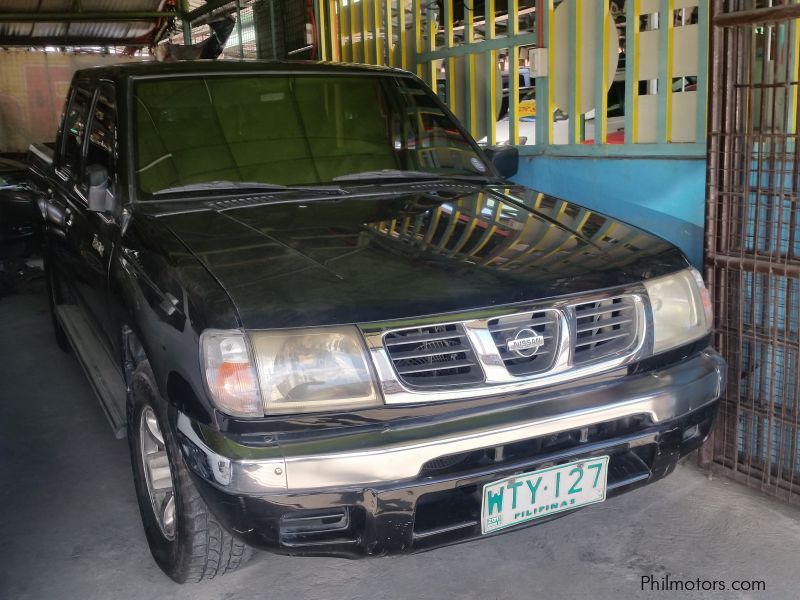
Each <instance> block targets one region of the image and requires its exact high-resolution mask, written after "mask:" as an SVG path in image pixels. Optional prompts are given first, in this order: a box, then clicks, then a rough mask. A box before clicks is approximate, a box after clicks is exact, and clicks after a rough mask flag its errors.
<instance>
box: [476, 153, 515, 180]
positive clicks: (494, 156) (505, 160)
mask: <svg viewBox="0 0 800 600" xmlns="http://www.w3.org/2000/svg"><path fill="white" fill-rule="evenodd" d="M484 152H486V156H488V157H489V160H490V161H491V162H492V164H493V165H494V168H495V169H497V171H498V173H500V175H502V176H503V177H512V176H514V175H516V174H517V170H519V149H518V148H517V147H516V146H489V147H488V148H486V149H485V150H484Z"/></svg>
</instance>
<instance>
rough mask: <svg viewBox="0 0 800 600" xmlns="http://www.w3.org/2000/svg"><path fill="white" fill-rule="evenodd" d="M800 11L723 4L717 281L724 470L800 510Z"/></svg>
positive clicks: (715, 51)
mask: <svg viewBox="0 0 800 600" xmlns="http://www.w3.org/2000/svg"><path fill="white" fill-rule="evenodd" d="M798 17H800V5H797V4H794V3H788V0H787V1H786V2H785V3H784V2H780V1H779V0H715V2H714V4H713V6H712V67H711V95H710V105H711V106H710V110H711V116H710V127H709V130H710V131H709V147H708V195H707V198H708V200H707V212H706V219H707V223H706V276H707V278H708V281H709V284H710V287H711V289H712V292H713V295H714V302H715V314H716V340H715V342H716V346H717V348H719V349H720V351H721V352H722V353H723V355H724V356H725V358H726V360H727V361H728V365H729V377H728V388H727V392H726V395H725V398H724V400H723V403H722V407H721V411H722V412H721V418H720V421H719V423H718V427H717V429H716V431H715V433H714V436H713V442H712V443H711V444H710V445H708V446H707V453H711V456H706V458H711V460H712V461H713V463H712V464H713V467H714V469H715V470H718V471H721V472H724V473H725V474H727V475H729V476H731V477H733V478H734V479H736V480H739V481H741V482H743V483H746V484H747V485H749V486H752V487H756V488H758V489H761V490H763V491H765V492H767V493H769V494H771V495H775V496H778V497H781V498H783V499H785V500H787V501H788V502H791V503H797V504H800V425H799V421H798V413H800V411H799V410H798V408H799V407H800V405H799V398H798V383H800V382H799V381H798V378H799V377H800V334H799V332H798V326H799V323H798V322H799V321H800V210H798V194H799V193H800V189H799V188H800V180H798V177H800V144H798V139H797V138H798V134H797V122H798V102H797V96H798V66H800V61H798V48H799V47H800V26H799V24H800V21H798Z"/></svg>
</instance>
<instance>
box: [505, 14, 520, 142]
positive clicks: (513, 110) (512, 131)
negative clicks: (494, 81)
mask: <svg viewBox="0 0 800 600" xmlns="http://www.w3.org/2000/svg"><path fill="white" fill-rule="evenodd" d="M518 33H519V1H518V0H509V2H508V34H509V35H510V36H515V35H517V34H518ZM508 140H509V143H510V144H514V145H515V146H516V145H517V144H519V46H517V45H516V42H513V41H512V42H511V44H509V47H508Z"/></svg>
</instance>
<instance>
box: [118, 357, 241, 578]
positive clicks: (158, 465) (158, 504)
mask: <svg viewBox="0 0 800 600" xmlns="http://www.w3.org/2000/svg"><path fill="white" fill-rule="evenodd" d="M154 381H155V379H154V377H153V373H152V371H151V369H150V366H149V364H148V363H147V362H143V363H141V364H140V365H139V366H138V367H137V368H136V370H135V371H134V373H133V376H132V378H131V391H130V393H129V395H128V444H129V447H130V451H131V464H132V467H133V481H134V486H135V487H136V497H137V500H138V501H139V511H140V513H141V515H142V524H143V525H144V532H145V535H146V537H147V542H148V544H149V546H150V552H151V553H152V555H153V558H154V559H155V561H156V563H157V564H158V566H159V567H160V568H161V570H162V571H164V573H166V574H167V575H168V576H169V577H170V578H172V579H173V580H174V581H176V582H177V583H185V582H198V581H202V580H205V579H213V578H214V577H216V576H217V575H223V574H225V573H229V572H231V571H235V570H236V569H238V568H239V567H240V566H242V565H244V564H245V563H246V562H247V560H248V559H249V558H250V556H251V555H252V550H251V549H250V548H249V547H248V546H247V545H245V544H244V543H242V542H241V541H239V540H238V539H236V538H235V537H234V536H233V535H231V533H230V532H229V531H227V530H226V529H225V528H224V527H223V526H222V525H221V524H220V523H219V521H217V519H216V518H215V517H214V515H213V514H212V513H211V511H210V510H209V508H208V505H206V503H205V501H204V500H203V498H202V497H201V496H200V493H199V492H198V491H197V488H196V487H195V485H194V482H193V481H192V479H191V477H190V475H189V471H188V470H187V468H186V466H185V464H184V461H183V457H182V456H181V453H180V449H179V447H178V444H177V441H176V439H175V435H174V433H173V432H172V428H171V427H170V424H169V419H168V415H167V407H166V403H165V402H164V401H163V400H161V398H160V397H159V395H158V392H157V388H156V386H155V384H154Z"/></svg>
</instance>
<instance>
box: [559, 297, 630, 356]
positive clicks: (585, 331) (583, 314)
mask: <svg viewBox="0 0 800 600" xmlns="http://www.w3.org/2000/svg"><path fill="white" fill-rule="evenodd" d="M573 310H574V314H575V338H574V340H573V342H572V344H573V353H572V364H575V365H579V364H584V363H588V362H594V361H596V360H600V359H604V358H608V357H610V356H611V355H614V354H617V353H619V352H626V351H628V350H629V349H630V347H631V346H632V345H633V344H634V343H635V342H636V339H637V331H638V324H637V322H636V320H637V318H638V313H637V311H636V305H635V303H634V299H633V297H632V296H617V297H615V298H607V299H604V300H598V301H596V302H584V303H583V304H578V305H576V306H574V307H573Z"/></svg>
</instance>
